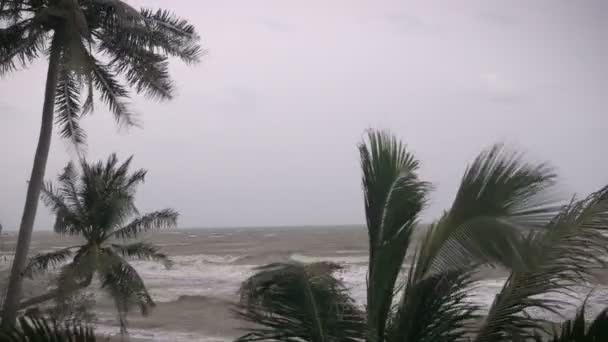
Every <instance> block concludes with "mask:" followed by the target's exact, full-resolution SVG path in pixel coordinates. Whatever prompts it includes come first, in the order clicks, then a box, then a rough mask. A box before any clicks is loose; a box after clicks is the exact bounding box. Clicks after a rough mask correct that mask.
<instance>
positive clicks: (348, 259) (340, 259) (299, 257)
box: [289, 253, 369, 265]
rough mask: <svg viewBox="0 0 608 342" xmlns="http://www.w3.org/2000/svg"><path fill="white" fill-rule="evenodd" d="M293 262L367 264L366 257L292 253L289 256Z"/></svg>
mask: <svg viewBox="0 0 608 342" xmlns="http://www.w3.org/2000/svg"><path fill="white" fill-rule="evenodd" d="M289 258H290V259H291V260H293V261H298V262H302V263H313V262H321V261H331V262H334V263H337V264H341V265H343V264H366V263H367V262H369V256H367V255H352V256H310V255H304V254H299V253H294V254H291V255H290V256H289Z"/></svg>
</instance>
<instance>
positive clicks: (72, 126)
mask: <svg viewBox="0 0 608 342" xmlns="http://www.w3.org/2000/svg"><path fill="white" fill-rule="evenodd" d="M55 106H56V107H55V115H56V119H55V123H56V124H57V125H59V126H60V127H61V132H60V133H61V136H62V137H64V138H68V139H70V140H71V141H72V142H73V143H74V144H75V145H76V146H78V145H81V144H83V143H84V142H85V140H86V134H85V132H84V130H83V129H82V128H81V127H80V124H79V119H80V116H79V112H80V84H79V82H78V81H77V80H76V77H75V75H74V74H73V73H72V72H71V71H70V70H68V69H67V68H65V67H62V68H61V70H60V72H59V77H58V80H57V90H56V92H55Z"/></svg>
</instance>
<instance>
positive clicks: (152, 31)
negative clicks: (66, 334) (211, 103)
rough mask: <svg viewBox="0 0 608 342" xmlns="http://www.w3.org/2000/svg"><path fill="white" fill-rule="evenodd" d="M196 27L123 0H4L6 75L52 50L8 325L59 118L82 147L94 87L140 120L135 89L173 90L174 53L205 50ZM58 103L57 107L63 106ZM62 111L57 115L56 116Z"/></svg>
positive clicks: (119, 116)
mask: <svg viewBox="0 0 608 342" xmlns="http://www.w3.org/2000/svg"><path fill="white" fill-rule="evenodd" d="M197 42H198V37H197V35H196V32H195V30H194V27H193V26H192V25H190V24H189V23H188V22H186V21H185V20H182V19H179V18H177V17H176V16H174V15H173V14H172V13H170V12H168V11H166V10H158V11H151V10H149V9H142V10H136V9H134V8H133V7H131V6H129V5H128V4H127V2H125V1H122V0H0V76H2V75H4V74H6V73H8V72H11V71H14V70H17V69H18V67H19V66H22V67H26V66H27V65H29V63H30V62H32V61H33V60H35V59H36V58H38V57H39V56H41V55H43V54H44V53H45V52H48V56H49V57H48V58H49V62H48V72H47V78H46V87H45V97H44V105H43V109H42V122H41V128H40V136H39V139H38V146H37V148H36V154H35V157H34V165H33V167H32V174H31V176H30V179H29V184H28V189H27V195H26V200H25V206H24V211H23V216H22V219H21V224H20V227H19V237H18V240H17V247H16V253H15V258H14V262H13V266H12V270H11V277H10V281H9V285H8V291H7V295H6V301H5V303H4V313H3V316H2V321H3V324H4V323H7V324H10V323H11V322H13V321H14V320H15V317H16V311H17V306H18V303H19V300H20V298H21V283H22V277H21V274H22V273H23V269H24V267H25V265H26V262H27V253H28V250H29V245H30V240H31V236H32V229H33V224H34V219H35V216H36V210H37V208H38V199H39V196H40V191H41V189H42V185H43V179H44V173H45V168H46V162H47V157H48V153H49V147H50V142H51V133H52V129H53V121H55V123H56V124H57V125H59V128H60V131H61V135H62V136H64V137H66V138H69V139H70V140H71V141H72V142H74V143H75V144H77V145H81V144H83V143H84V141H85V138H86V135H85V132H84V131H83V130H82V128H81V127H80V125H79V121H80V119H81V118H82V116H83V115H85V114H86V113H88V112H90V111H92V110H93V100H94V91H95V90H96V91H98V92H99V97H100V98H101V99H102V100H103V102H105V103H106V104H107V105H108V108H109V109H110V111H111V112H112V113H113V114H114V117H115V119H116V121H117V122H118V123H119V124H121V125H133V124H135V123H136V121H135V120H134V117H133V115H132V112H131V110H130V109H129V106H128V104H127V100H128V98H129V91H128V88H127V87H126V86H125V85H123V84H122V83H121V81H120V80H119V77H120V76H122V77H124V80H126V82H127V84H128V86H130V87H132V88H134V89H135V91H136V92H137V93H143V94H145V95H147V96H149V97H152V98H156V99H159V100H168V99H171V98H172V96H173V88H174V85H173V82H172V81H171V78H170V76H169V70H168V60H169V57H177V58H179V59H181V60H182V61H185V62H186V63H194V62H197V61H198V59H199V56H200V54H201V49H200V47H199V45H198V43H197ZM55 106H56V109H57V110H56V111H55ZM54 114H56V116H54Z"/></svg>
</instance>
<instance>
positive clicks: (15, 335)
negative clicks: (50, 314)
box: [0, 317, 97, 342]
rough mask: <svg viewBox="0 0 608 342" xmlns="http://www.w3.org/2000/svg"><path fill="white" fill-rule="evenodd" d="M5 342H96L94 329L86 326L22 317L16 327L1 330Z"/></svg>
mask: <svg viewBox="0 0 608 342" xmlns="http://www.w3.org/2000/svg"><path fill="white" fill-rule="evenodd" d="M0 340H1V341H3V342H23V341H29V342H34V341H35V342H95V341H96V340H97V338H96V335H95V332H94V330H93V328H92V327H90V326H87V325H84V324H58V323H57V322H53V321H51V320H49V319H46V318H42V317H22V318H20V319H19V321H18V323H17V324H16V325H14V326H11V327H8V328H3V329H0Z"/></svg>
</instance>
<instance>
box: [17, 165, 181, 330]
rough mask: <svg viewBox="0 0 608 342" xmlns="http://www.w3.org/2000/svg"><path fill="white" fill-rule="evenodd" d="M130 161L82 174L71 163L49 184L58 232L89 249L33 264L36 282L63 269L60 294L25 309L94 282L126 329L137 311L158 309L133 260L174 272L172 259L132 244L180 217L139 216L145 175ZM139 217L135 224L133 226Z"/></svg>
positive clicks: (30, 270) (28, 271)
mask: <svg viewBox="0 0 608 342" xmlns="http://www.w3.org/2000/svg"><path fill="white" fill-rule="evenodd" d="M130 163H131V158H129V159H127V161H125V162H124V163H122V164H118V160H117V158H116V155H111V156H110V157H109V159H108V160H107V161H106V162H105V163H102V162H98V163H94V164H87V163H86V162H82V164H81V168H82V173H80V174H79V173H78V172H77V170H76V168H75V167H74V164H72V163H69V164H68V165H67V166H66V167H65V168H64V170H63V173H62V174H61V175H60V176H59V186H58V187H54V186H53V185H51V184H50V183H49V184H47V185H46V186H45V188H44V190H43V200H44V202H45V204H46V205H48V206H49V207H50V208H51V210H52V211H53V212H54V213H55V215H56V217H57V219H56V221H55V227H54V229H55V232H57V233H60V234H68V235H77V236H81V237H82V238H84V243H83V244H82V245H78V246H70V247H67V248H63V249H59V250H57V251H54V252H51V253H44V254H38V255H36V256H34V257H33V258H32V259H30V261H29V263H28V264H27V266H26V268H25V270H24V275H26V276H30V277H31V276H34V275H35V274H37V273H39V272H44V271H47V270H48V269H49V268H51V267H55V266H58V265H61V264H63V263H65V262H67V264H65V265H62V266H61V271H60V273H59V276H58V281H57V288H56V289H55V290H52V291H50V292H49V293H46V294H43V295H41V296H38V297H34V298H30V299H26V300H24V301H22V302H21V305H20V307H21V308H23V307H26V306H30V305H34V304H38V303H41V302H43V301H47V300H50V299H53V298H61V297H62V296H67V295H70V294H71V293H73V292H74V291H77V290H79V289H82V288H85V287H88V286H89V285H91V282H92V280H93V279H94V277H95V276H97V278H99V280H100V286H101V288H102V289H103V290H105V291H106V292H107V293H108V294H109V295H110V296H111V297H112V298H113V299H114V302H115V304H116V309H117V311H118V316H119V321H120V323H121V327H122V328H123V330H124V329H126V315H127V313H128V311H129V309H130V308H131V307H132V305H136V306H138V307H139V309H140V310H141V312H142V314H147V312H148V310H149V309H150V308H151V307H152V306H154V301H153V300H152V297H150V295H149V294H148V291H147V290H146V287H145V284H144V282H143V280H142V279H141V277H140V276H139V275H138V273H137V271H136V270H135V269H134V268H133V267H132V266H131V265H130V264H129V262H128V260H131V259H136V260H155V261H159V262H161V263H163V264H164V265H165V266H166V267H169V266H170V264H171V262H170V260H169V258H168V257H167V256H166V255H165V254H163V253H161V252H159V250H158V248H157V247H155V246H153V245H150V244H148V243H145V242H140V241H132V239H134V238H137V237H138V236H139V234H140V233H142V232H146V231H149V230H153V229H160V228H166V227H172V226H175V224H176V220H177V216H178V214H177V213H176V212H175V211H173V210H171V209H164V210H159V211H155V212H151V213H148V214H143V215H140V214H139V212H138V211H137V208H136V207H135V204H134V200H135V190H136V187H137V185H138V184H139V183H141V182H143V181H144V177H145V175H146V171H145V170H137V171H135V172H133V173H129V172H128V168H129V165H130ZM134 215H135V218H134V219H131V220H130V221H127V220H129V219H130V218H131V217H132V216H134Z"/></svg>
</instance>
